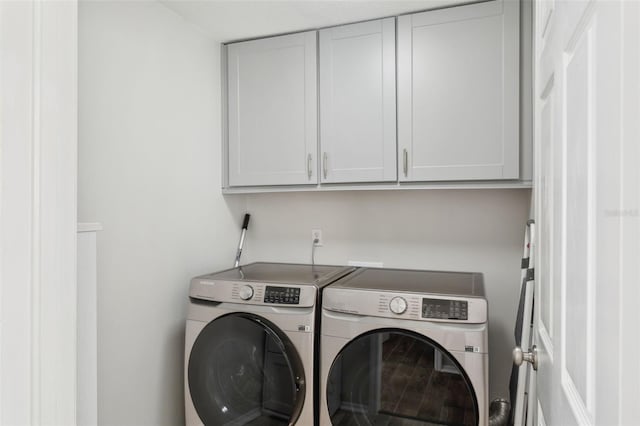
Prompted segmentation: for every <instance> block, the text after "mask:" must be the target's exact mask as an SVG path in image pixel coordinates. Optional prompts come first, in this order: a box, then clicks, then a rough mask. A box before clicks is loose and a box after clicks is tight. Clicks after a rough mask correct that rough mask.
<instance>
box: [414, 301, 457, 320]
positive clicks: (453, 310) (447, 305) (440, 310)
mask: <svg viewBox="0 0 640 426" xmlns="http://www.w3.org/2000/svg"><path fill="white" fill-rule="evenodd" d="M468 313H469V308H468V302H467V301H465V300H451V299H430V298H426V297H425V298H423V299H422V318H429V319H442V320H459V321H466V320H468V319H469V315H468Z"/></svg>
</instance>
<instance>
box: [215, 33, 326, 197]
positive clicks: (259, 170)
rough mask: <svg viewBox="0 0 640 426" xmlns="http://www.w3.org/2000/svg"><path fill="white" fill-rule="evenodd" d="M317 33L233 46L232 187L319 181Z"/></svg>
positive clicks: (230, 99)
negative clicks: (317, 164) (317, 153)
mask: <svg viewBox="0 0 640 426" xmlns="http://www.w3.org/2000/svg"><path fill="white" fill-rule="evenodd" d="M316 39H317V36H316V32H315V31H308V32H305V33H297V34H290V35H285V36H279V37H270V38H265V39H260V40H252V41H245V42H241V43H233V44H230V45H229V46H228V52H227V65H228V69H227V73H228V120H229V121H228V135H229V136H228V137H229V141H228V143H229V145H228V153H229V163H228V171H229V185H230V186H256V185H294V184H315V183H317V181H318V179H317V176H318V175H317V170H316V169H317V167H316V163H317V158H316V152H317V146H318V145H317V142H318V122H317V120H318V117H317V111H318V105H317V90H318V89H317V86H318V84H317V69H316Z"/></svg>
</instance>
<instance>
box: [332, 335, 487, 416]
mask: <svg viewBox="0 0 640 426" xmlns="http://www.w3.org/2000/svg"><path fill="white" fill-rule="evenodd" d="M326 398H327V405H328V408H329V415H330V417H331V423H332V424H333V425H378V424H385V425H386V424H398V425H411V426H414V425H415V426H417V425H433V424H438V425H439V424H442V425H477V424H478V405H477V399H476V396H475V394H474V391H473V388H472V386H471V383H470V381H469V378H468V377H467V375H466V373H465V372H464V370H463V369H462V367H461V366H460V364H459V363H458V362H457V361H456V360H455V358H454V357H453V356H452V355H451V354H450V353H448V352H447V351H446V350H445V349H443V348H442V347H441V346H440V345H438V344H436V343H435V342H434V341H432V340H430V339H428V338H426V337H424V336H422V335H420V334H417V333H413V332H410V331H406V330H396V329H384V330H376V331H373V332H369V333H366V334H364V335H361V336H359V337H357V338H355V339H353V340H352V341H351V342H349V343H348V344H347V345H346V346H345V347H344V348H343V349H342V350H341V351H340V353H339V355H338V356H337V357H336V359H335V360H334V362H333V365H332V366H331V370H330V372H329V377H328V382H327V395H326Z"/></svg>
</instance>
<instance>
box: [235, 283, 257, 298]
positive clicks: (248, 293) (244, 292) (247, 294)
mask: <svg viewBox="0 0 640 426" xmlns="http://www.w3.org/2000/svg"><path fill="white" fill-rule="evenodd" d="M238 293H239V294H240V299H242V300H249V299H251V298H252V297H253V287H251V286H250V285H243V286H242V287H240V291H239V292H238Z"/></svg>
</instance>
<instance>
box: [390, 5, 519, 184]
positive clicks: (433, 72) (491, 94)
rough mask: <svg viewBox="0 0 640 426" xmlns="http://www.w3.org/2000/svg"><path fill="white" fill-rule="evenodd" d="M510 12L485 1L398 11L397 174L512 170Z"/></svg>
mask: <svg viewBox="0 0 640 426" xmlns="http://www.w3.org/2000/svg"><path fill="white" fill-rule="evenodd" d="M518 16H519V2H512V1H505V2H502V1H489V2H486V3H481V4H473V5H467V6H461V7H455V8H450V9H442V10H439V11H430V12H425V13H418V14H413V15H405V16H400V17H399V18H398V144H399V155H398V161H399V164H400V166H399V169H400V170H402V173H400V180H401V181H416V180H469V179H516V178H518V177H519V134H518V129H519V127H518V123H519V119H518V117H519V115H518V111H519V108H518V102H519V101H518V99H519V97H518V86H519V78H518V76H519V73H518V72H517V66H518V60H517V58H518V54H519V47H518V40H519V36H518V31H519V24H518V23H519V19H518ZM405 169H406V172H405Z"/></svg>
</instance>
